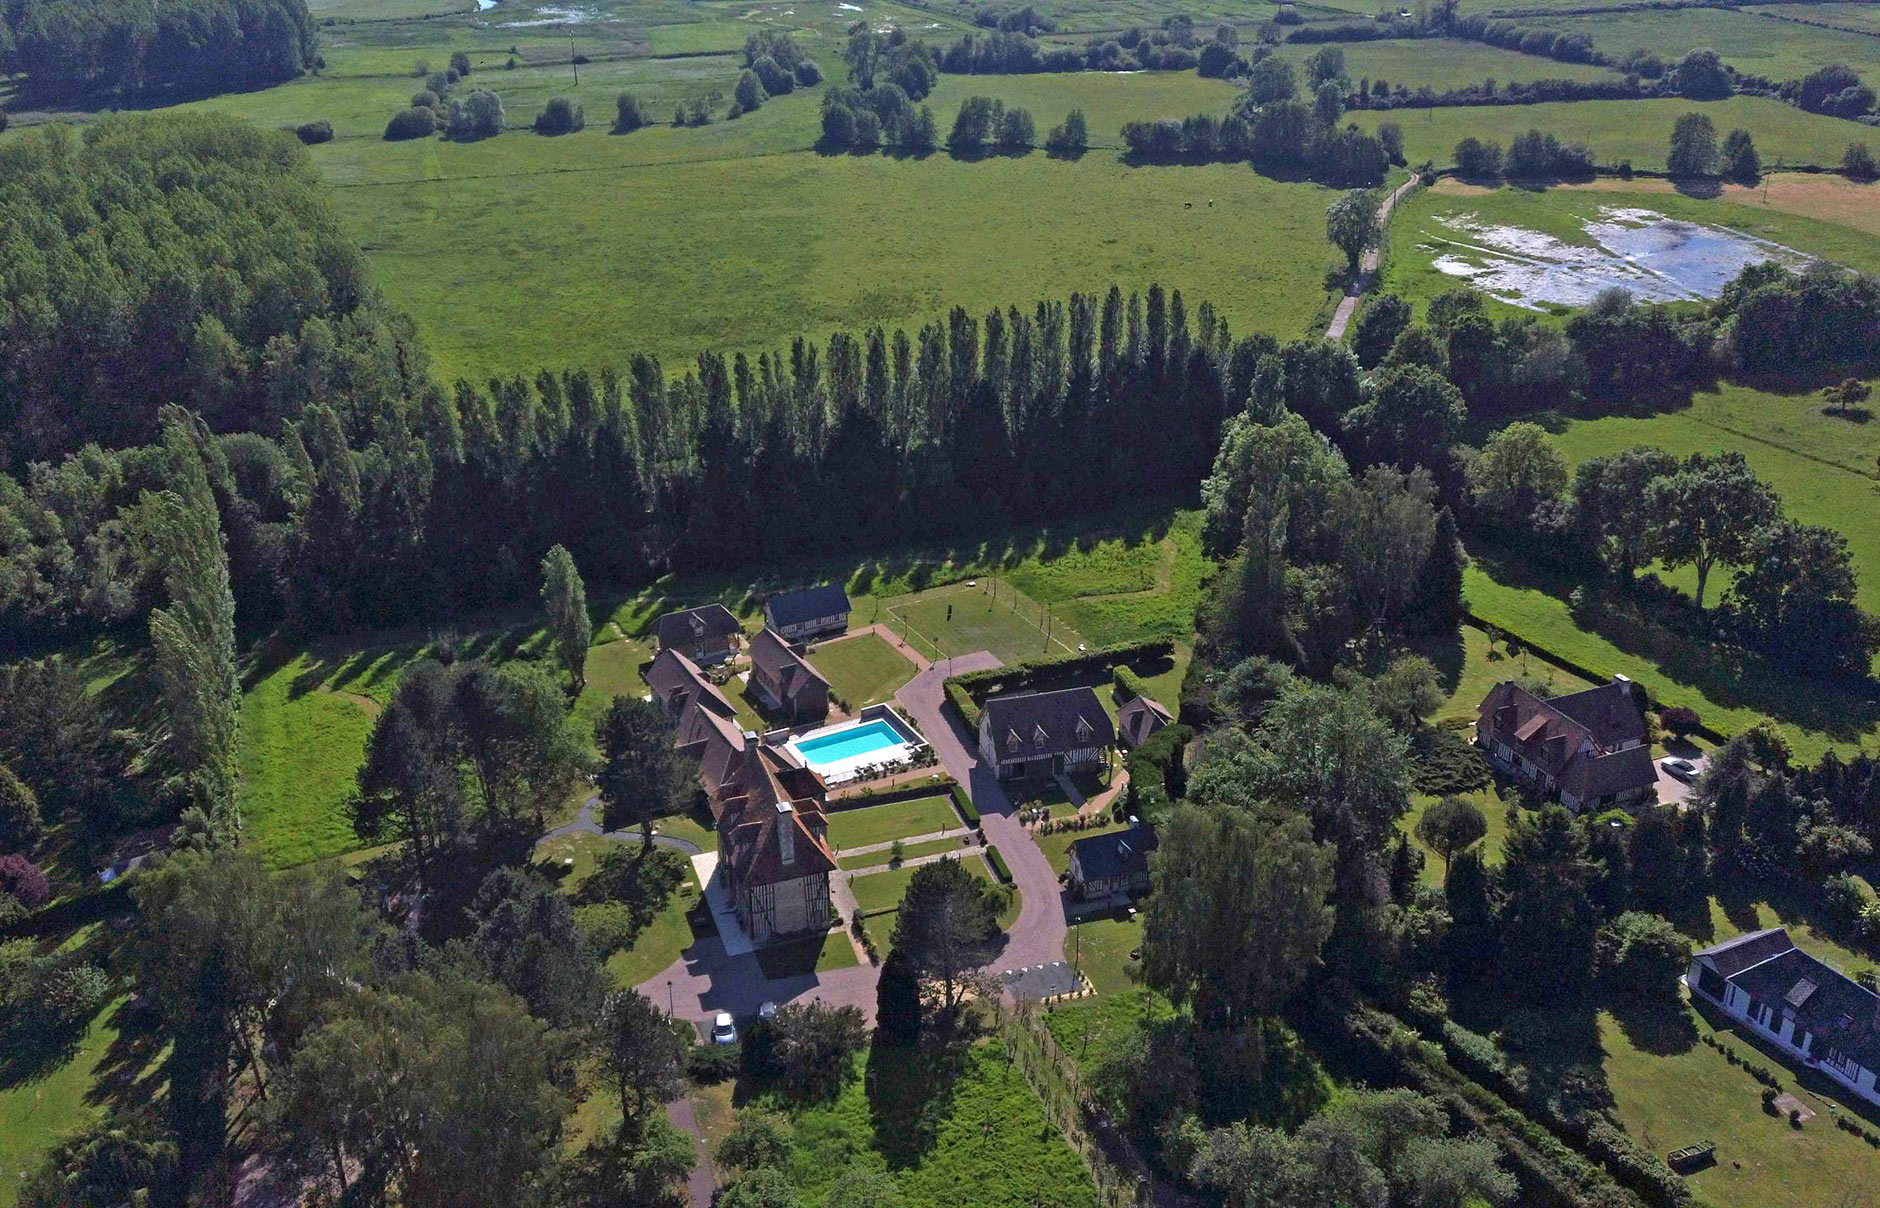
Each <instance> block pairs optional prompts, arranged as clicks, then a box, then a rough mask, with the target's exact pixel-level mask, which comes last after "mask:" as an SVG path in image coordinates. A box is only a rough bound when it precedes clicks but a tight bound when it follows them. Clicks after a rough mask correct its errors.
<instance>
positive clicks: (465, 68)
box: [450, 50, 470, 78]
mask: <svg viewBox="0 0 1880 1208" xmlns="http://www.w3.org/2000/svg"><path fill="white" fill-rule="evenodd" d="M450 69H451V70H452V71H454V72H456V73H457V75H458V77H459V78H462V77H463V76H467V75H469V74H470V56H469V55H467V54H465V53H464V52H463V51H461V50H459V51H457V52H455V53H454V54H452V55H451V56H450Z"/></svg>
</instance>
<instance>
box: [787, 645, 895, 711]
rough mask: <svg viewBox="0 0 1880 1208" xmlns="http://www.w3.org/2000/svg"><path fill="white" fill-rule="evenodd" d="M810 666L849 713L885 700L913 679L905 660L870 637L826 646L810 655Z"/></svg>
mask: <svg viewBox="0 0 1880 1208" xmlns="http://www.w3.org/2000/svg"><path fill="white" fill-rule="evenodd" d="M809 664H810V666H812V667H814V668H816V670H817V671H819V672H821V673H822V676H823V678H824V679H826V680H828V681H829V686H830V688H832V689H833V690H834V691H835V694H836V695H837V696H839V697H841V698H842V700H843V702H844V703H846V704H847V705H848V706H849V707H850V708H851V709H859V708H861V707H862V706H863V705H872V704H874V703H876V702H877V701H884V700H887V699H889V698H890V697H892V696H893V695H894V693H895V690H896V689H898V688H899V687H900V686H901V685H902V684H905V683H906V682H907V681H908V680H911V679H913V678H914V664H913V663H911V662H909V661H908V659H907V656H906V655H904V654H902V653H901V652H900V651H898V650H896V649H895V648H894V647H893V646H891V645H889V644H888V642H887V641H886V640H884V639H883V638H881V637H879V636H878V635H876V634H872V633H862V634H857V635H855V636H854V637H848V638H843V639H842V640H840V641H836V642H825V643H824V644H823V645H821V646H818V647H816V648H815V649H814V650H812V651H811V652H810V655H809Z"/></svg>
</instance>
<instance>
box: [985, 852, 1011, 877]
mask: <svg viewBox="0 0 1880 1208" xmlns="http://www.w3.org/2000/svg"><path fill="white" fill-rule="evenodd" d="M986 862H987V863H989V864H991V865H992V871H993V873H994V874H996V875H997V876H998V878H999V880H1001V881H1003V882H1005V883H1006V884H1007V885H1010V884H1011V883H1012V870H1011V869H1009V868H1007V867H1006V866H1005V857H1004V856H1002V855H1000V854H999V849H998V847H997V846H990V847H987V848H986Z"/></svg>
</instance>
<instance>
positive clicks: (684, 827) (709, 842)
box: [653, 814, 718, 851]
mask: <svg viewBox="0 0 1880 1208" xmlns="http://www.w3.org/2000/svg"><path fill="white" fill-rule="evenodd" d="M710 820H711V819H710V817H709V815H708V816H706V819H705V821H707V822H709V821H710ZM653 831H654V833H655V834H660V835H671V836H672V837H673V838H675V839H689V840H691V841H692V842H693V843H696V844H698V847H699V850H700V851H717V850H718V832H717V831H716V830H715V829H713V828H711V827H708V826H705V825H704V824H703V823H701V822H700V821H699V820H698V819H696V818H694V817H692V816H691V815H689V814H674V815H673V816H671V817H670V818H661V819H660V820H659V821H658V822H656V823H655V824H654V825H653Z"/></svg>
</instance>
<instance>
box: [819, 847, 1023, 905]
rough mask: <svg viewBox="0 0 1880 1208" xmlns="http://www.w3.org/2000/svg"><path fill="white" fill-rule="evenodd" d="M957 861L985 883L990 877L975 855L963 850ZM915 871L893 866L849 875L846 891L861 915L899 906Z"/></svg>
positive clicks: (982, 862)
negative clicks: (866, 874) (887, 869)
mask: <svg viewBox="0 0 1880 1208" xmlns="http://www.w3.org/2000/svg"><path fill="white" fill-rule="evenodd" d="M960 861H961V863H963V864H964V865H965V867H966V870H967V871H968V872H970V873H972V874H973V875H974V876H976V877H978V878H980V879H981V880H984V881H987V882H990V881H991V880H992V871H991V870H990V869H988V868H987V867H986V862H985V861H984V860H982V859H980V858H979V856H978V855H977V854H975V853H973V852H970V851H969V852H964V853H962V854H961V856H960ZM915 871H916V870H915V869H913V868H896V869H893V870H892V871H889V872H877V873H871V874H869V875H868V876H865V877H854V878H852V879H851V880H850V881H849V890H850V892H852V893H853V894H854V895H855V905H856V906H857V908H859V909H860V910H861V911H862V913H863V914H872V913H875V912H877V911H888V910H898V909H900V906H901V895H902V894H904V893H906V892H907V885H908V882H909V881H912V880H913V879H914V873H915Z"/></svg>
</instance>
